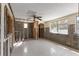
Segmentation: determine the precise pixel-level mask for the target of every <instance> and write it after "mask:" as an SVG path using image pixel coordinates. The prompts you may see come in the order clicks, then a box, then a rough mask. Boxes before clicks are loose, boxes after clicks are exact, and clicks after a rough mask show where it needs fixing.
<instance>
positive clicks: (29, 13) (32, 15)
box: [27, 10, 42, 21]
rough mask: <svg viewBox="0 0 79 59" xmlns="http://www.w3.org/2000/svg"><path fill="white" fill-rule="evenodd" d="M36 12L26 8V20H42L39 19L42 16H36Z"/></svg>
mask: <svg viewBox="0 0 79 59" xmlns="http://www.w3.org/2000/svg"><path fill="white" fill-rule="evenodd" d="M36 14H37V12H35V11H32V10H28V11H27V16H28V18H27V20H28V21H37V20H40V21H41V20H42V19H41V18H42V16H37V15H36ZM31 19H32V20H31Z"/></svg>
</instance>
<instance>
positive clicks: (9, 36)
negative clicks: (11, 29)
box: [4, 33, 13, 56]
mask: <svg viewBox="0 0 79 59" xmlns="http://www.w3.org/2000/svg"><path fill="white" fill-rule="evenodd" d="M12 39H13V34H12V33H11V34H8V37H7V38H5V39H4V42H6V41H7V40H8V56H10V53H11V52H10V48H11V47H13V46H12V44H13V43H12Z"/></svg>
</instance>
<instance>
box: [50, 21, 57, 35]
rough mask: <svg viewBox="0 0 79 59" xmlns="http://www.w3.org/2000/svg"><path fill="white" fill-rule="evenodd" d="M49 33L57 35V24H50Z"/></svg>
mask: <svg viewBox="0 0 79 59" xmlns="http://www.w3.org/2000/svg"><path fill="white" fill-rule="evenodd" d="M50 32H52V33H57V22H52V23H51V24H50Z"/></svg>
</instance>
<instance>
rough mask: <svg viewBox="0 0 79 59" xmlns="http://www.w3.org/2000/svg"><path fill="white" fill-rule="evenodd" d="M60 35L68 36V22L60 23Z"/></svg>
mask: <svg viewBox="0 0 79 59" xmlns="http://www.w3.org/2000/svg"><path fill="white" fill-rule="evenodd" d="M58 33H60V34H68V22H67V20H61V21H58Z"/></svg>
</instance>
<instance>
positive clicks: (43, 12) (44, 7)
mask: <svg viewBox="0 0 79 59" xmlns="http://www.w3.org/2000/svg"><path fill="white" fill-rule="evenodd" d="M11 7H12V10H13V12H14V16H15V17H16V18H23V19H26V18H27V12H28V10H32V11H35V12H37V14H38V15H40V16H42V17H43V18H42V19H43V21H49V20H53V19H55V18H58V17H62V16H65V15H68V14H71V13H75V12H77V11H78V4H77V3H11Z"/></svg>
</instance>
